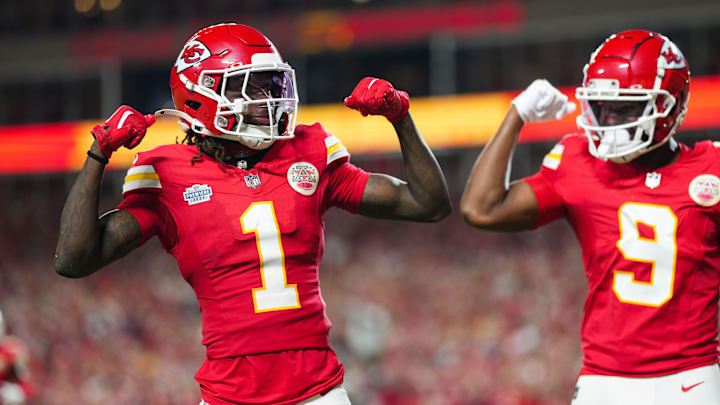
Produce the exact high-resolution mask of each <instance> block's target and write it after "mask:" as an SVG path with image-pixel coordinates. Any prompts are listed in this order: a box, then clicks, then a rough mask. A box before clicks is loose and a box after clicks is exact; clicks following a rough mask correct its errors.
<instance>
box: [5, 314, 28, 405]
mask: <svg viewBox="0 0 720 405" xmlns="http://www.w3.org/2000/svg"><path fill="white" fill-rule="evenodd" d="M27 362H28V354H27V347H26V346H25V343H23V341H22V340H20V339H18V338H17V337H15V336H12V335H8V334H7V333H6V326H5V318H4V317H3V314H2V312H0V405H21V404H24V403H26V402H27V400H28V399H30V397H31V396H32V394H33V384H32V382H31V380H30V374H29V373H28V367H27Z"/></svg>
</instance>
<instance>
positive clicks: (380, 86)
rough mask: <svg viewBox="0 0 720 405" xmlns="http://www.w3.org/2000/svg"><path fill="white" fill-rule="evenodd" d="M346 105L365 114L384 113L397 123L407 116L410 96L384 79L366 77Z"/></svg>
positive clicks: (346, 100) (349, 97)
mask: <svg viewBox="0 0 720 405" xmlns="http://www.w3.org/2000/svg"><path fill="white" fill-rule="evenodd" d="M345 105H346V106H348V107H350V108H352V109H354V110H358V111H360V113H361V114H362V115H363V116H365V115H368V114H369V115H383V116H385V118H387V119H388V121H390V122H391V123H393V124H395V123H397V122H399V121H400V120H402V119H403V118H405V115H407V112H408V109H409V108H410V97H409V96H408V94H407V93H406V92H404V91H402V90H396V89H395V88H394V87H393V86H392V84H390V83H389V82H388V81H386V80H383V79H376V78H374V77H366V78H364V79H362V80H360V83H358V84H357V86H355V90H353V92H352V94H350V96H348V97H346V98H345Z"/></svg>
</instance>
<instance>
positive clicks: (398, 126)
mask: <svg viewBox="0 0 720 405" xmlns="http://www.w3.org/2000/svg"><path fill="white" fill-rule="evenodd" d="M345 105H346V106H348V107H350V108H353V109H356V110H358V111H360V112H361V113H362V114H363V115H383V116H385V117H386V118H387V119H388V121H390V122H391V123H392V124H393V127H394V128H395V132H396V133H397V136H398V139H399V141H400V148H401V150H402V156H403V163H404V165H405V175H406V176H407V182H405V181H402V180H400V179H397V178H395V177H392V176H389V175H386V174H379V173H372V174H371V175H370V177H369V179H368V182H367V185H366V186H365V191H364V193H363V197H362V201H361V203H360V207H359V210H358V212H359V213H360V214H361V215H364V216H368V217H373V218H385V219H399V220H408V221H420V222H434V221H439V220H441V219H443V218H445V217H446V216H448V215H449V214H450V211H451V210H452V206H451V203H450V197H449V194H448V190H447V185H446V184H445V177H443V174H442V171H441V170H440V166H439V165H438V163H437V160H436V159H435V156H433V154H432V152H431V151H430V148H429V147H428V146H427V144H425V141H423V139H422V137H421V136H420V134H419V133H418V131H417V128H416V127H415V123H414V122H413V120H412V117H411V116H410V114H409V113H408V109H409V106H410V98H409V97H408V94H407V93H406V92H404V91H399V90H396V89H394V88H393V86H392V85H391V84H390V83H388V82H387V81H385V80H382V79H376V78H372V77H366V78H364V79H362V80H361V81H360V83H358V85H357V86H356V87H355V90H353V92H352V94H351V95H350V96H349V97H347V98H346V99H345Z"/></svg>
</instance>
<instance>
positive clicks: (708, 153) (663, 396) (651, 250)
mask: <svg viewBox="0 0 720 405" xmlns="http://www.w3.org/2000/svg"><path fill="white" fill-rule="evenodd" d="M584 73H585V76H584V80H583V84H582V86H581V87H579V88H578V89H577V91H576V95H577V98H578V100H580V101H581V105H582V114H581V115H580V116H579V118H578V125H579V126H580V127H581V128H582V129H583V133H579V134H572V135H567V136H565V137H564V138H563V139H562V140H560V142H559V143H558V144H557V145H555V147H554V148H553V149H552V150H551V151H550V153H548V154H547V155H546V156H545V158H544V160H543V163H542V168H541V169H540V171H539V172H538V173H537V174H535V175H533V176H530V177H528V178H525V179H522V180H521V181H517V182H514V183H512V184H508V182H507V180H506V179H507V178H508V177H509V176H507V175H508V174H509V173H507V171H508V170H509V169H508V168H509V165H508V163H509V161H510V157H511V153H512V149H513V147H514V146H515V143H516V140H517V137H518V134H519V133H520V130H521V129H522V127H523V125H524V124H525V123H528V122H536V121H545V120H551V119H559V118H561V117H562V116H563V115H565V114H567V113H571V112H572V111H573V110H574V109H575V108H574V104H573V103H569V102H568V100H567V97H566V96H564V95H563V94H562V93H560V92H559V91H558V90H556V89H555V88H554V87H553V86H552V85H550V83H548V82H547V81H544V80H538V81H535V82H533V83H532V84H531V85H530V86H529V87H528V88H527V89H526V90H525V91H524V92H522V93H521V94H520V95H519V96H518V97H517V98H515V99H514V100H513V101H512V106H511V108H510V110H509V111H508V113H507V115H506V117H505V119H504V121H503V122H502V124H501V125H500V128H499V129H498V131H497V133H496V134H495V136H494V137H493V138H492V139H491V140H490V142H489V143H488V145H487V146H486V147H485V149H484V150H483V152H482V153H481V154H480V156H479V157H478V159H477V161H476V163H475V166H474V168H473V170H472V173H471V175H470V179H469V180H468V183H467V185H466V188H465V192H464V195H463V197H462V201H461V211H462V216H463V218H464V219H465V221H466V222H467V223H468V224H470V225H472V226H474V227H477V228H480V229H485V230H493V231H522V230H529V229H534V228H537V227H540V226H542V225H544V224H547V223H548V222H551V221H554V220H556V219H559V218H563V217H564V218H566V219H567V220H568V222H569V223H570V225H571V226H572V228H573V230H574V231H575V234H576V235H577V238H578V240H579V241H580V245H581V247H582V252H583V264H584V267H585V273H586V276H587V279H588V283H589V293H588V297H587V301H586V304H585V314H584V320H583V323H582V330H581V335H582V350H583V355H584V358H583V366H582V370H581V372H580V377H579V379H578V383H577V387H576V390H577V392H576V396H575V398H574V399H573V402H572V404H573V405H620V404H634V405H650V404H652V405H663V404H667V405H671V404H684V405H710V404H720V370H719V369H718V349H717V346H718V317H717V315H718V306H717V302H718V287H719V286H720V270H719V269H720V249H719V248H718V247H719V246H718V243H719V241H720V212H719V211H718V208H720V205H718V202H720V149H718V145H715V144H713V143H711V142H709V141H705V142H699V143H697V144H696V145H694V146H693V147H688V146H686V145H683V144H679V143H678V142H676V141H675V140H674V138H673V135H674V134H675V131H676V130H677V129H678V128H679V127H680V125H681V123H682V121H683V118H684V116H685V113H686V111H687V101H688V95H689V82H690V74H689V70H688V64H687V61H686V60H685V59H684V57H683V55H682V53H681V52H680V50H679V49H678V48H677V47H676V46H675V45H674V44H673V43H672V42H671V41H670V40H669V39H668V38H666V37H664V36H662V35H660V34H658V33H655V32H650V31H644V30H631V31H625V32H620V33H618V34H615V35H612V36H610V37H609V38H608V39H607V40H606V41H605V42H604V43H603V44H602V45H600V47H599V48H598V49H597V50H596V51H595V52H594V53H593V54H592V56H591V58H590V61H589V62H588V64H587V65H586V66H585V70H584Z"/></svg>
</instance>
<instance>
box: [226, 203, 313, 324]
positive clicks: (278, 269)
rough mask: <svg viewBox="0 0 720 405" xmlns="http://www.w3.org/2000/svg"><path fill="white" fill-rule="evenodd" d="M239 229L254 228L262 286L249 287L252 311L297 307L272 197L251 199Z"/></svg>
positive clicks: (248, 231) (294, 287) (295, 289)
mask: <svg viewBox="0 0 720 405" xmlns="http://www.w3.org/2000/svg"><path fill="white" fill-rule="evenodd" d="M240 224H241V225H242V228H243V233H250V232H255V241H256V242H257V249H258V257H259V258H260V277H261V278H262V287H258V288H253V290H252V296H253V303H254V304H255V312H267V311H278V310H282V309H291V308H300V299H299V298H298V291H297V285H296V284H288V283H287V275H286V273H285V254H284V253H283V248H282V242H281V241H280V227H279V226H278V223H277V218H275V209H274V208H273V203H272V201H261V202H256V203H252V204H251V205H250V206H249V207H248V209H247V210H245V213H244V214H242V216H241V217H240Z"/></svg>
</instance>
